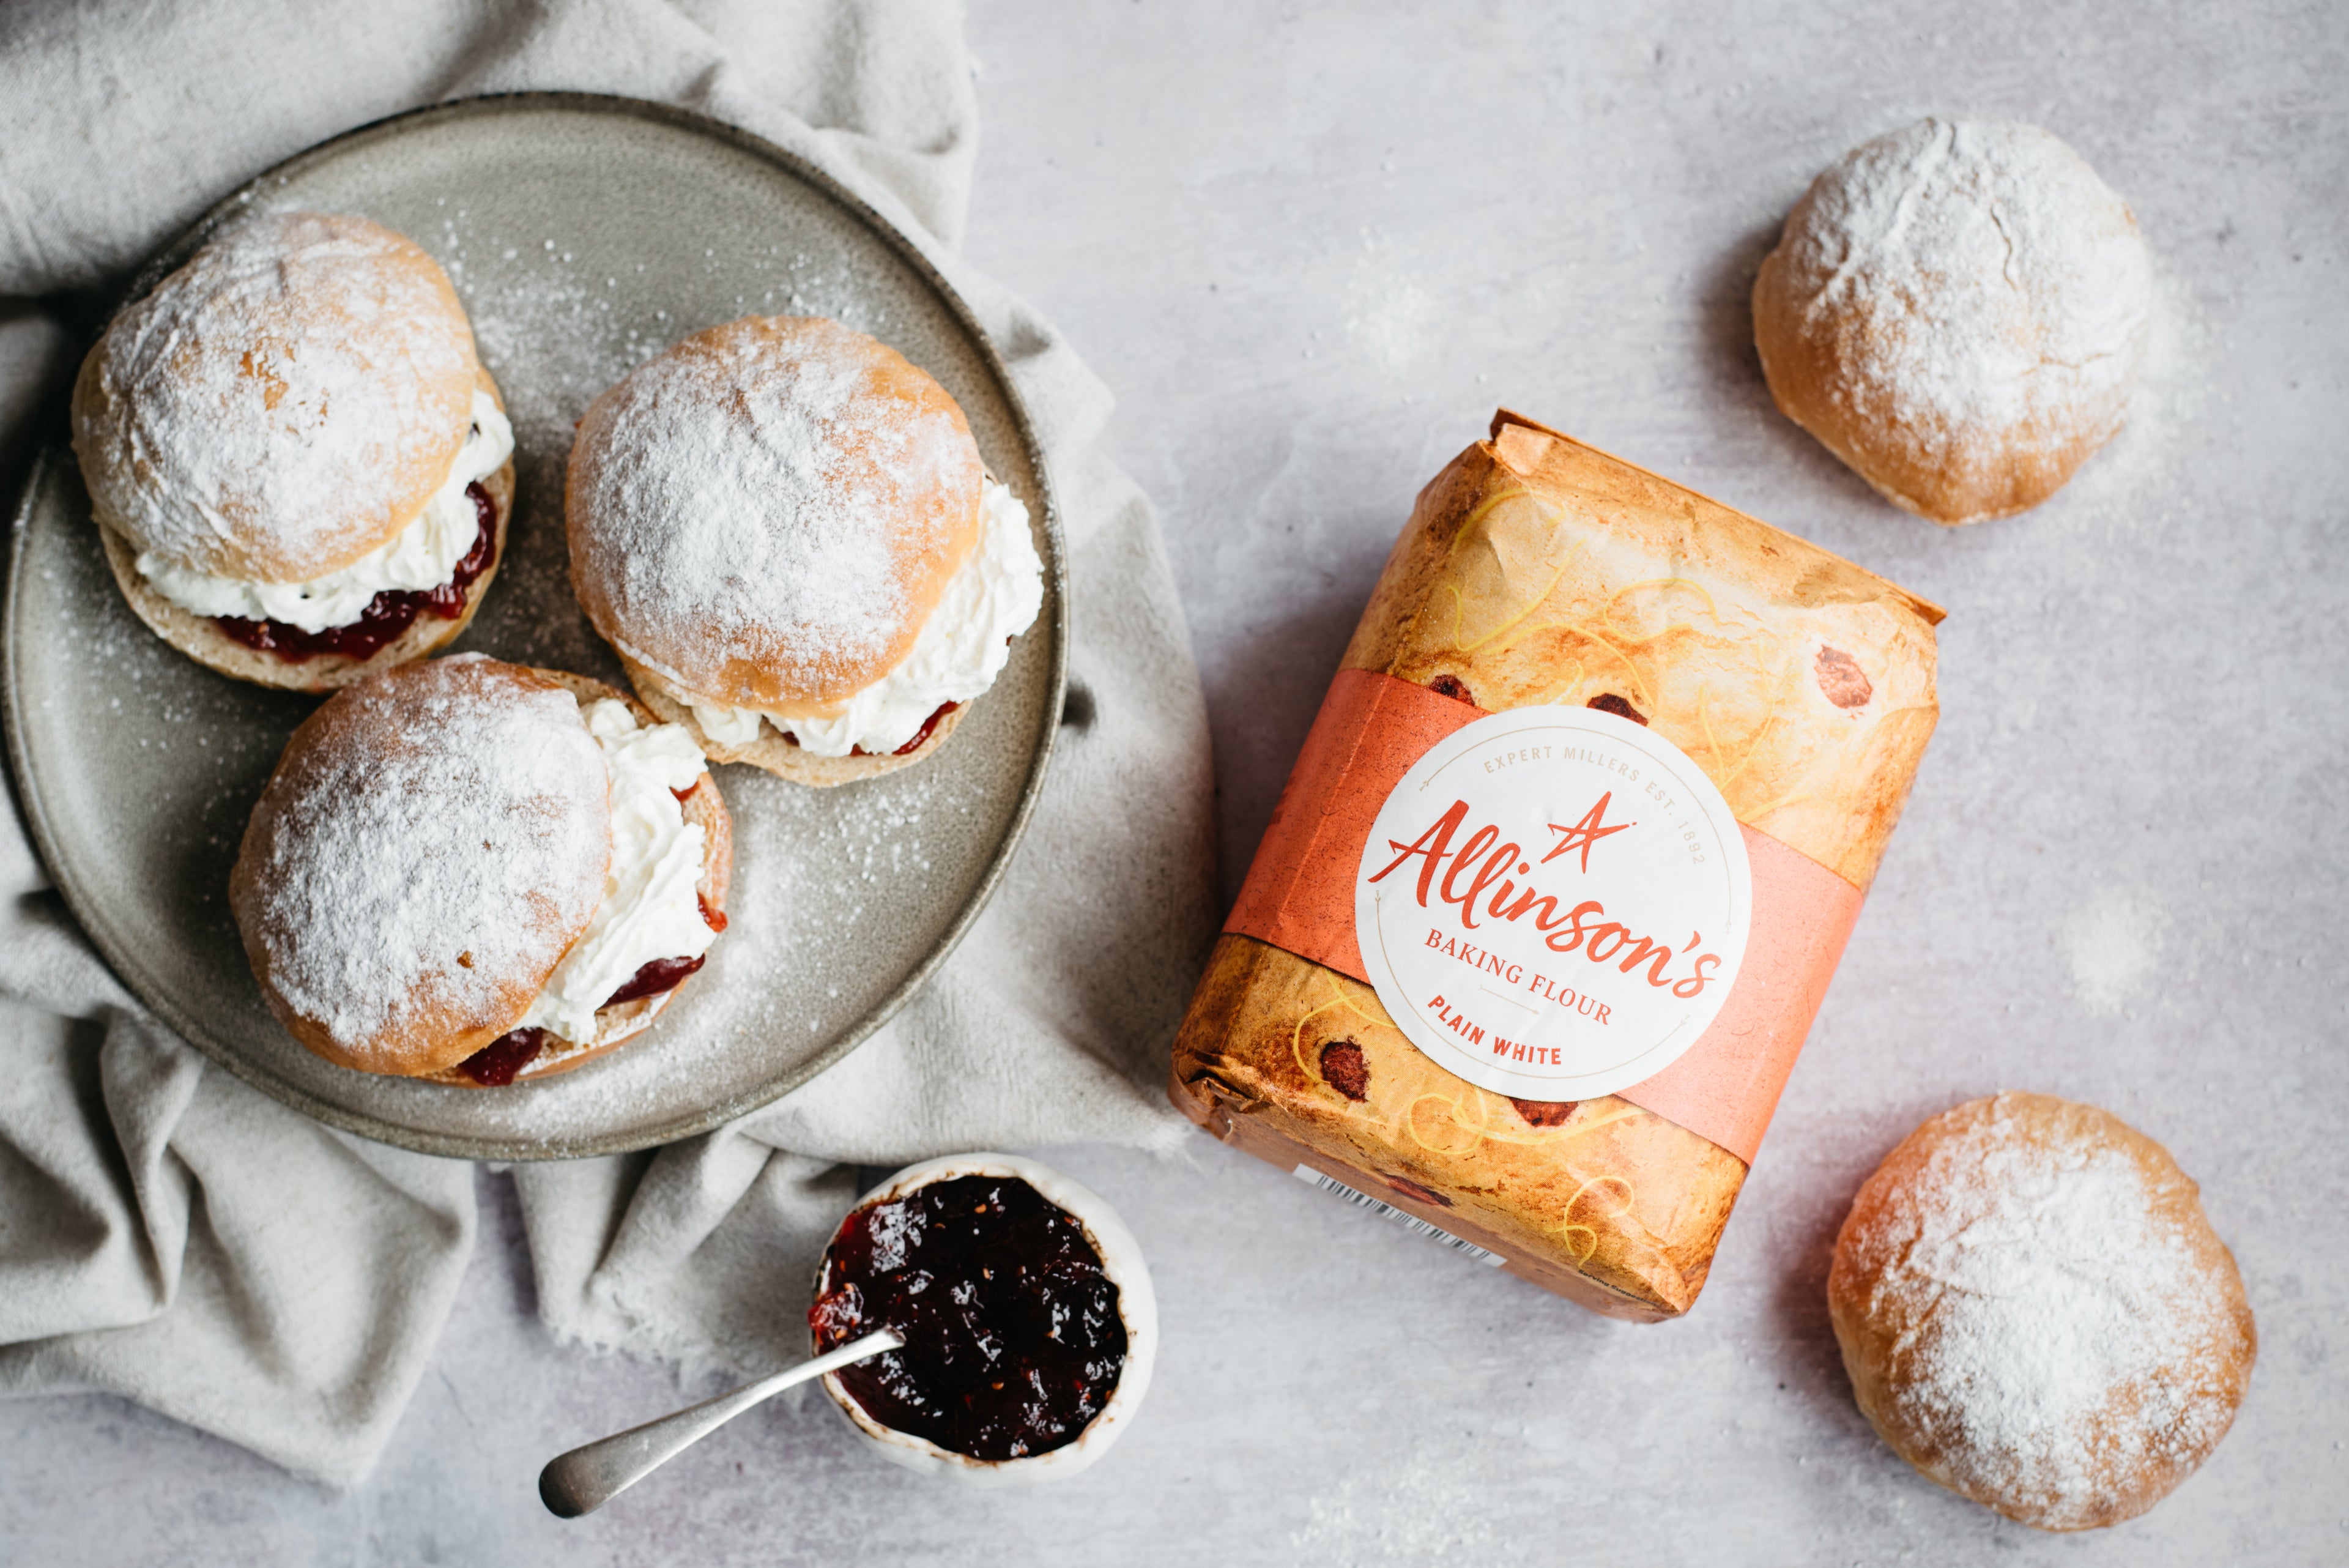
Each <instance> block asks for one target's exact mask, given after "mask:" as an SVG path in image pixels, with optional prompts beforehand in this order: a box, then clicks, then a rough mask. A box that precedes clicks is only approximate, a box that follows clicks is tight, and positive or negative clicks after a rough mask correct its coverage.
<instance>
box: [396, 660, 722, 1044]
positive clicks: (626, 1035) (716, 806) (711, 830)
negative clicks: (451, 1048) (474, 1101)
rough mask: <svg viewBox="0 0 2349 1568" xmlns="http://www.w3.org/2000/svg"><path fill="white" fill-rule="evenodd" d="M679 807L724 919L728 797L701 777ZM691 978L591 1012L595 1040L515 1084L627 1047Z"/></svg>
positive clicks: (565, 681) (581, 679) (639, 707)
mask: <svg viewBox="0 0 2349 1568" xmlns="http://www.w3.org/2000/svg"><path fill="white" fill-rule="evenodd" d="M536 673H538V674H540V675H543V676H544V677H546V679H548V680H553V681H554V682H556V683H557V684H559V685H561V686H563V687H564V689H566V690H567V691H570V693H571V694H572V696H574V698H576V699H577V700H578V702H579V706H580V707H581V708H582V709H585V707H586V706H587V704H589V703H590V702H597V701H604V700H605V699H607V698H608V699H609V700H611V701H615V702H625V703H626V704H627V705H628V711H629V712H631V713H633V714H635V715H636V722H638V723H639V724H657V723H659V722H661V721H660V719H659V717H658V716H657V715H656V714H655V713H654V712H653V711H651V710H650V709H648V708H647V707H646V706H645V705H644V704H643V703H641V702H638V701H636V700H635V699H633V698H631V697H630V696H629V695H628V694H627V693H626V692H625V691H620V690H619V689H618V688H617V687H614V686H606V685H605V684H604V682H602V681H601V680H593V679H591V678H589V677H587V676H585V675H571V674H567V673H564V672H563V671H560V670H538V671H536ZM678 806H679V809H681V810H682V811H683V813H684V815H685V820H686V821H687V822H688V824H698V825H699V826H700V827H701V832H702V859H701V880H700V881H699V882H698V884H696V886H697V887H698V890H699V891H700V894H701V897H702V899H703V901H705V902H706V903H708V904H709V907H710V908H711V909H715V910H717V911H718V912H719V914H720V915H723V914H724V913H725V912H726V889H727V888H728V886H729V885H730V882H731V880H732V877H733V871H734V819H733V818H732V817H731V816H730V815H728V813H727V810H726V799H725V797H724V796H723V795H721V794H719V793H718V784H717V781H716V780H714V779H712V778H711V777H710V776H709V774H706V773H705V774H702V775H701V776H700V777H699V778H698V779H696V780H695V781H694V783H693V787H692V788H691V789H688V791H686V793H685V798H684V799H683V800H681V801H679V802H678ZM696 972H697V973H698V971H696ZM693 978H694V977H693V975H688V976H686V977H685V979H683V980H681V981H678V982H677V983H676V984H675V985H673V986H671V987H669V988H668V989H667V991H664V992H660V993H659V994H658V995H657V996H646V997H639V998H638V999H637V1000H636V1001H634V1002H622V1003H620V1005H618V1006H617V1007H606V1008H603V1009H600V1010H598V1011H597V1012H596V1014H595V1038H594V1039H593V1040H589V1041H585V1042H584V1043H581V1044H572V1043H570V1042H568V1041H564V1040H562V1039H560V1038H559V1037H558V1038H557V1039H556V1040H555V1043H554V1046H553V1047H552V1048H550V1049H548V1050H545V1051H542V1052H541V1053H539V1054H538V1055H536V1056H534V1057H533V1058H532V1059H531V1060H530V1061H529V1062H528V1063H527V1064H524V1065H523V1069H522V1071H521V1072H519V1073H517V1074H516V1075H514V1082H515V1083H517V1084H528V1083H534V1082H536V1081H537V1080H539V1079H541V1078H551V1077H553V1076H554V1075H556V1074H558V1073H568V1072H569V1071H571V1069H572V1068H574V1067H576V1066H579V1065H580V1064H583V1063H586V1062H592V1061H594V1060H595V1058H596V1057H598V1056H602V1055H605V1054H609V1053H610V1052H612V1051H614V1050H616V1049H617V1048H618V1047H620V1046H622V1045H625V1044H627V1043H628V1042H629V1041H631V1040H633V1039H635V1038H636V1036H637V1035H639V1034H641V1033H644V1032H645V1031H646V1030H647V1029H649V1028H651V1027H652V1023H653V1020H654V1019H655V1018H656V1017H657V1016H659V1014H660V1012H661V1010H662V1009H663V1008H665V1007H667V1005H668V1004H669V1003H670V1002H673V1001H674V1000H676V998H677V994H678V992H681V991H683V990H684V989H685V988H686V987H687V986H688V985H689V984H691V983H692V981H693ZM429 1077H430V1078H431V1079H432V1081H433V1082H434V1083H437V1084H453V1085H456V1086H458V1087H459V1088H463V1089H486V1088H492V1087H502V1086H503V1085H489V1084H483V1083H481V1082H480V1081H479V1080H478V1079H474V1078H471V1077H468V1076H466V1075H465V1074H463V1073H462V1072H460V1071H459V1070H458V1069H457V1068H455V1067H449V1068H446V1069H444V1070H442V1071H440V1072H438V1073H433V1074H429Z"/></svg>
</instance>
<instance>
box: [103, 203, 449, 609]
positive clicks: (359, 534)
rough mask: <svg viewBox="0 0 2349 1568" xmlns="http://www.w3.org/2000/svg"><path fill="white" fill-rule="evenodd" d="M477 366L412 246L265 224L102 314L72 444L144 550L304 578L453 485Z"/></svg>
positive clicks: (274, 578)
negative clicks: (110, 319) (93, 389)
mask: <svg viewBox="0 0 2349 1568" xmlns="http://www.w3.org/2000/svg"><path fill="white" fill-rule="evenodd" d="M473 363H474V362H473V346H472V337H471V331H470V329H469V328H468V327H466V324H465V318H464V314H463V311H462V310H461V308H460V306H458V304H457V300H456V296H455V295H454V294H453V293H452V292H451V291H450V287H449V285H448V283H447V281H446V280H445V278H444V277H443V276H442V275H441V274H440V269H439V268H438V267H437V266H436V265H434V264H433V263H432V261H431V260H430V259H429V257H427V256H426V255H425V254H424V253H423V252H421V251H419V250H418V249H417V247H416V246H415V245H413V244H409V242H408V241H407V240H405V239H403V238H401V237H400V236H399V235H398V234H393V233H392V232H391V231H390V230H388V229H385V228H382V227H379V226H378V225H377V224H374V223H368V222H367V221H366V220H365V219H360V218H347V217H336V216H327V215H323V214H319V213H273V214H268V215H264V216H261V217H256V218H254V219H252V220H250V221H248V222H245V223H240V224H239V225H237V226H236V227H235V228H233V229H232V230H230V231H229V232H228V233H226V234H222V236H221V237H219V238H218V239H215V240H213V241H212V243H211V244H207V245H205V246H204V247H203V249H202V250H200V251H198V252H197V253H196V254H195V255H194V256H193V257H192V258H191V260H190V261H189V262H188V264H187V265H185V266H183V267H181V269H180V270H179V271H177V272H175V273H173V274H171V276H169V277H167V278H165V279H164V280H163V281H162V282H161V283H160V284H159V285H157V286H156V287H155V289H154V291H153V292H152V293H150V295H148V296H147V297H146V298H145V299H142V300H140V301H139V302H137V303H136V304H133V305H131V306H129V307H128V308H126V309H125V310H124V311H123V312H122V314H121V315H120V316H119V317H117V318H116V319H115V321H114V323H113V324H112V325H111V326H110V327H109V328H108V330H107V334H106V337H104V338H103V339H102V340H101V342H100V344H99V347H98V350H97V352H96V353H95V354H94V355H93V365H92V369H91V371H89V372H87V374H94V375H96V376H97V377H98V379H99V382H100V384H101V386H102V387H103V389H104V390H105V391H106V393H107V394H108V396H107V399H106V409H107V417H105V418H104V419H101V420H97V421H87V422H85V421H79V420H78V421H77V429H76V431H75V441H76V446H77V449H78V450H79V451H81V452H83V454H84V468H85V471H86V473H87V475H88V478H89V481H90V484H91V488H92V492H93V496H94V499H95V500H96V501H97V502H98V505H99V507H100V509H101V511H102V512H103V513H105V514H106V515H107V516H108V518H109V521H110V522H112V523H113V524H115V525H116V526H117V527H119V528H120V529H121V530H122V532H123V534H124V535H125V536H126V537H128V538H129V540H130V541H131V543H132V544H134V545H137V546H138V548H139V549H140V551H141V552H152V553H153V554H154V555H155V556H158V557H159V558H160V559H161V560H163V561H165V562H168V563H171V564H172V565H175V566H180V567H181V568H183V569H185V570H189V571H195V572H201V573H204V574H206V575H209V576H223V577H243V578H247V579H258V580H262V581H271V582H280V581H282V582H306V581H308V580H310V579H312V578H315V577H320V576H326V574H327V573H328V572H331V571H333V570H335V569H336V568H337V567H339V566H344V565H347V563H348V562H349V561H351V560H352V559H354V558H356V557H357V556H359V555H362V554H364V553H365V552H366V551H367V550H369V549H372V548H373V547H375V546H376V545H378V544H380V543H382V541H383V538H384V537H385V536H386V535H388V533H389V531H390V530H391V529H392V528H393V527H394V526H396V525H397V524H401V523H405V522H406V521H407V520H408V518H409V516H411V515H413V514H414V511H415V509H416V506H417V505H420V504H421V503H422V500H423V497H424V494H425V493H429V490H430V489H431V487H432V486H433V485H435V484H437V483H439V481H440V477H441V476H442V475H443V474H445V473H446V472H448V469H449V464H450V461H451V460H453V459H454V458H455V457H456V455H457V450H458V448H459V446H460V444H461V443H462V441H463V440H464V436H465V431H466V428H467V425H468V423H469V418H470V410H471V406H472V398H473ZM98 452H106V453H109V454H111V460H107V459H96V458H94V454H95V453H98ZM410 468H413V469H415V471H416V474H417V477H418V483H419V484H420V485H421V487H422V488H421V491H420V492H419V493H418V494H416V495H414V496H412V497H411V496H409V495H408V494H407V493H406V488H404V487H403V486H402V485H401V483H400V476H401V475H402V474H403V472H405V471H407V470H409V469H410ZM427 471H429V472H427ZM411 488H412V487H411ZM377 497H380V498H381V500H380V501H378V500H375V499H373V498H377ZM411 502H412V503H413V504H410V503H411Z"/></svg>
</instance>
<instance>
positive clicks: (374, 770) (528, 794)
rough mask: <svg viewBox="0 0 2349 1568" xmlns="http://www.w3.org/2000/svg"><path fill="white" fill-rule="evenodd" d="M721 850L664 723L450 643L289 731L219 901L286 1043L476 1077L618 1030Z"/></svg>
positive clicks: (715, 904)
mask: <svg viewBox="0 0 2349 1568" xmlns="http://www.w3.org/2000/svg"><path fill="white" fill-rule="evenodd" d="M730 853H731V850H730V823H729V820H728V816H727V813H726V807H725V804H724V802H723V801H722V800H720V799H719V794H718V790H717V786H716V785H715V784H713V783H712V782H711V781H710V779H709V775H708V774H707V773H706V772H704V771H703V770H702V767H701V762H700V757H699V753H697V752H695V751H693V750H692V748H691V746H690V742H688V741H687V740H686V738H685V737H684V736H683V734H682V732H678V731H677V730H675V729H673V728H667V727H663V726H660V725H658V723H657V721H656V720H655V719H654V718H653V716H652V714H651V713H649V712H648V711H646V710H644V709H643V708H641V707H639V706H637V705H636V704H635V703H632V702H630V701H627V700H626V698H625V697H623V696H622V695H621V694H620V693H618V692H616V691H613V690H612V689H611V688H609V687H607V686H605V685H603V684H602V683H601V682H599V681H595V680H587V679H585V678H584V677H580V676H574V675H566V674H561V673H557V672H555V671H551V670H533V669H529V668H526V667H523V666H520V665H511V664H502V663H499V662H497V661H495V660H493V659H485V658H482V657H481V656H480V655H478V654H465V655H459V656H456V657H452V658H448V659H434V660H429V661H422V662H417V663H411V664H406V665H400V666H397V667H395V668H392V669H389V670H381V671H378V672H377V673H375V674H372V675H370V676H368V677H367V679H365V680H360V681H357V682H355V683H354V684H352V685H350V686H348V687H346V688H345V689H343V690H342V691H339V692H337V693H336V694H335V695H334V696H333V697H331V698H329V699H328V700H327V701H326V702H325V703H324V704H322V705H321V706H320V707H319V709H318V710H317V711H316V712H315V713H313V714H312V715H311V716H310V717H309V719H308V720H307V721H305V722H304V723H303V725H302V726H301V728H300V729H298V730H296V731H295V733H294V737H293V739H292V741H290V742H288V743H287V745H286V748H285V754H284V755H283V756H282V757H281V758H280V759H279V762H278V764H277V769H276V772H275V773H274V774H272V775H271V778H270V781H269V784H268V786H267V787H266V789H264V792H263V794H262V797H261V800H260V803H259V804H258V805H256V806H255V807H254V814H253V818H252V821H251V823H250V824H249V826H247V828H246V830H245V836H244V842H243V847H242V849H241V851H240V853H239V855H238V857H237V862H236V867H235V869H234V871H233V874H232V876H231V878H230V884H229V901H230V907H231V909H232V910H233V913H234V915H235V918H236V922H237V927H238V929H239V931H240V932H241V933H242V934H243V939H244V946H245V952H246V955H247V957H248V958H249V959H250V960H251V961H252V964H253V970H254V976H255V978H256V979H257V980H258V981H260V983H261V988H262V992H263V994H264V997H265V998H266V999H267V1001H268V1002H269V1005H270V1008H271V1010H272V1011H273V1012H275V1013H276V1014H277V1016H278V1018H279V1019H280V1020H281V1021H283V1022H284V1023H285V1027H286V1028H287V1030H288V1031H290V1032H291V1033H293V1035H294V1037H295V1039H297V1040H299V1041H300V1042H301V1043H302V1044H304V1045H305V1046H307V1047H309V1049H311V1050H312V1051H314V1052H316V1054H319V1055H320V1056H323V1057H325V1058H326V1060H328V1061H330V1062H334V1063H336V1064H339V1065H342V1066H346V1067H351V1068H356V1069H357V1070H359V1071H362V1072H369V1073H384V1074H392V1075H400V1076H409V1077H417V1076H429V1077H437V1078H440V1079H441V1080H443V1081H445V1082H450V1083H454V1084H464V1085H496V1084H504V1083H510V1082H512V1081H514V1079H516V1078H517V1077H535V1076H542V1075H545V1074H547V1073H549V1072H554V1071H561V1070H563V1069H564V1068H567V1067H571V1066H575V1065H577V1064H579V1063H580V1062H584V1061H586V1060H588V1059H589V1058H591V1057H593V1056H595V1055H597V1054H602V1053H603V1052H605V1051H607V1050H609V1049H611V1048H612V1047H613V1046H615V1045H617V1044H621V1043H622V1042H623V1041H625V1040H626V1039H629V1038H631V1037H633V1036H634V1035H636V1033H641V1032H642V1031H643V1029H644V1028H645V1027H646V1026H647V1025H648V1024H649V1023H651V1022H652V1019H653V1016H654V1015H655V1014H656V1013H657V1012H659V1011H660V1010H661V1009H662V1008H663V1007H664V1006H666V1005H667V1002H668V1001H669V1000H670V999H671V998H672V997H674V995H675V994H676V992H677V989H678V986H679V985H680V984H682V983H683V981H684V980H685V978H686V977H687V976H689V975H690V974H692V973H693V972H694V971H697V970H698V969H699V968H700V967H701V961H702V959H703V956H704V955H705V954H706V952H707V950H708V948H709V942H710V940H711V939H712V938H713V937H714V936H715V934H716V932H717V931H719V930H722V929H724V926H725V914H724V908H725V899H726V888H727V880H728V873H729V868H730Z"/></svg>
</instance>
